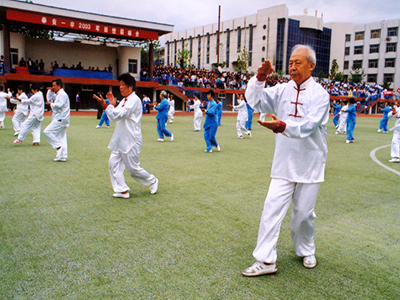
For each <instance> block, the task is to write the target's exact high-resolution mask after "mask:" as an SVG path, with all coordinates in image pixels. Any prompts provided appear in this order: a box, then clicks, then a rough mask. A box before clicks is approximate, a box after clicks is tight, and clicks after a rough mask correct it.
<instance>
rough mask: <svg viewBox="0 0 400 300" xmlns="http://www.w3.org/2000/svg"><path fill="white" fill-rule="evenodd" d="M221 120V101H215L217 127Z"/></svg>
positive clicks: (219, 99)
mask: <svg viewBox="0 0 400 300" xmlns="http://www.w3.org/2000/svg"><path fill="white" fill-rule="evenodd" d="M221 118H222V99H221V98H218V99H217V119H218V126H221Z"/></svg>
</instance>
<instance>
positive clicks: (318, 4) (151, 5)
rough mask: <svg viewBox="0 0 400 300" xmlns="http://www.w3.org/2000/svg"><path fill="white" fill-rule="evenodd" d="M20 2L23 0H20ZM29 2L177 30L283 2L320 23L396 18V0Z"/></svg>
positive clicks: (398, 10)
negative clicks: (219, 8) (316, 18)
mask: <svg viewBox="0 0 400 300" xmlns="http://www.w3.org/2000/svg"><path fill="white" fill-rule="evenodd" d="M23 2H24V1H23ZM32 2H33V3H37V4H44V5H50V6H56V7H61V8H67V9H74V10H80V11H84V12H91V13H97V14H103V15H109V16H118V17H125V18H130V19H137V20H144V21H151V22H156V23H164V24H170V25H174V26H175V27H174V31H181V30H184V29H190V28H194V27H199V26H203V25H207V24H212V23H217V22H218V5H221V21H226V20H231V19H235V18H238V17H244V16H248V15H253V14H256V13H257V10H259V9H263V8H268V7H272V6H275V5H280V4H286V6H287V7H288V10H289V16H297V15H303V14H304V9H307V10H308V15H312V16H314V15H315V11H317V12H318V16H319V17H321V14H323V19H324V22H350V23H354V24H363V23H370V22H380V21H383V20H390V19H398V18H400V5H398V0H396V1H395V0H383V1H379V0H358V1H356V0H334V1H332V0H330V1H327V0H320V1H315V0H314V1H311V0H286V1H281V0H275V1H273V2H272V1H271V2H270V3H269V2H268V1H265V0H220V1H213V0H201V1H198V0H185V1H179V0H162V1H161V0H140V1H139V0H91V1H81V0H80V1H77V0H57V1H54V0H32Z"/></svg>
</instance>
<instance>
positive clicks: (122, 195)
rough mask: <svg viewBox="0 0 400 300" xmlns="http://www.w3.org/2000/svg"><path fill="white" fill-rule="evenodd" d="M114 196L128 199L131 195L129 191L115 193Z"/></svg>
mask: <svg viewBox="0 0 400 300" xmlns="http://www.w3.org/2000/svg"><path fill="white" fill-rule="evenodd" d="M113 197H114V198H124V199H128V198H129V197H130V196H129V193H126V194H122V193H114V194H113Z"/></svg>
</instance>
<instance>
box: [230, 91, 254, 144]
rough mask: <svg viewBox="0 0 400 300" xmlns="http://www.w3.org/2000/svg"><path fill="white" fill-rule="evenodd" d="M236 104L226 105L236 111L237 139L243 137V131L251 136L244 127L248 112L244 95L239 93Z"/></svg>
mask: <svg viewBox="0 0 400 300" xmlns="http://www.w3.org/2000/svg"><path fill="white" fill-rule="evenodd" d="M238 103H239V104H238V105H235V106H233V105H228V107H232V108H233V110H235V111H237V112H238V115H237V121H236V132H237V135H238V139H243V133H244V134H247V135H248V136H249V137H250V138H251V132H250V131H249V130H247V129H246V126H245V125H246V121H247V120H248V117H249V114H248V113H247V106H246V101H245V100H244V95H243V94H240V95H239V99H238Z"/></svg>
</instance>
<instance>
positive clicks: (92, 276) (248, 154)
mask: <svg viewBox="0 0 400 300" xmlns="http://www.w3.org/2000/svg"><path fill="white" fill-rule="evenodd" d="M50 119H51V118H50V117H46V118H45V120H44V121H43V124H42V131H43V129H44V128H45V126H47V124H49V122H50ZM255 120H256V117H255V118H254V121H253V131H252V134H253V138H252V139H248V138H247V137H245V138H244V139H243V140H239V139H237V135H236V129H235V124H236V118H235V117H225V116H224V117H223V118H222V126H221V127H220V128H219V130H218V133H217V140H218V142H219V144H220V146H221V149H222V150H221V152H216V151H215V152H213V153H204V149H205V142H204V139H203V132H193V114H187V116H177V117H175V123H174V124H169V125H168V127H167V128H168V129H169V130H171V131H172V132H173V133H174V135H175V140H174V142H170V141H169V139H168V138H167V139H166V141H165V142H164V143H157V142H156V140H157V138H158V136H157V131H156V120H155V117H154V116H145V117H143V119H142V133H143V149H142V153H141V157H140V158H141V165H142V167H144V168H145V169H146V170H148V171H149V172H151V173H153V174H155V175H156V176H157V177H158V178H159V180H160V184H159V190H158V192H157V194H156V195H150V191H149V188H148V187H146V186H141V185H139V184H138V183H136V182H135V181H134V180H133V179H132V178H130V177H129V175H128V174H126V180H127V183H128V185H129V186H130V187H131V192H130V194H131V198H130V199H114V198H113V197H112V193H113V191H112V188H111V183H110V178H109V174H108V158H109V154H110V150H109V149H108V148H107V145H108V143H109V140H110V138H111V136H112V133H113V131H114V128H115V123H112V124H111V129H106V128H105V127H104V126H103V128H100V129H95V126H96V124H97V122H98V120H97V119H96V117H94V116H73V117H71V127H70V128H69V129H68V144H69V149H68V150H69V157H68V160H67V162H65V163H62V162H59V163H56V162H53V159H54V158H55V155H56V151H55V150H53V149H51V147H50V145H49V144H48V143H47V141H46V140H45V138H44V136H43V134H42V141H41V143H40V146H39V147H33V146H32V135H29V136H28V137H27V139H26V140H25V141H24V143H23V144H21V145H16V146H13V145H11V143H12V141H13V140H14V139H15V137H13V135H12V134H13V130H12V125H11V117H7V118H6V121H5V126H6V129H5V130H0V155H1V168H0V178H1V189H0V299H400V164H390V163H388V162H387V160H388V159H390V147H385V148H381V149H378V147H382V146H386V145H390V142H391V138H392V133H390V134H382V133H376V130H377V129H378V126H379V118H358V119H357V125H356V128H355V132H354V137H355V139H356V142H355V143H354V144H345V140H346V137H345V136H344V135H335V134H334V132H335V129H334V127H333V125H332V120H330V121H329V128H328V137H327V139H328V147H329V153H328V161H327V167H326V176H325V182H324V183H323V184H321V189H320V193H319V197H318V200H317V204H316V208H315V211H316V214H317V219H316V235H315V240H316V250H317V252H316V257H317V267H316V268H315V269H312V270H308V269H305V268H304V267H303V266H302V259H301V258H298V257H296V255H295V253H294V250H293V247H292V244H291V238H290V232H289V221H290V210H289V212H288V215H287V216H286V218H285V219H284V222H283V224H282V228H281V235H280V239H279V241H278V245H277V248H278V261H277V267H278V272H277V273H276V274H274V275H266V276H260V277H256V278H248V277H244V276H242V275H241V271H242V270H243V269H244V268H247V267H249V266H250V265H252V264H253V263H254V258H253V257H252V251H253V249H254V247H255V244H256V238H257V232H258V225H259V221H260V216H261V210H262V207H263V203H264V200H265V197H266V195H267V190H268V185H269V182H270V177H269V174H270V167H271V162H272V158H273V150H274V134H273V133H271V132H270V131H268V130H267V129H265V128H261V127H260V126H257V124H256V122H255ZM203 121H204V119H203ZM393 124H394V121H393V120H389V128H390V127H392V126H393ZM374 149H375V150H376V151H375V152H373V153H375V154H374V155H372V156H373V157H374V159H375V160H373V159H372V158H371V151H373V150H374ZM377 162H381V163H382V164H383V165H384V166H386V167H389V168H390V169H391V170H389V169H386V168H384V166H382V165H380V164H378V163H377ZM396 172H397V173H396Z"/></svg>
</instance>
